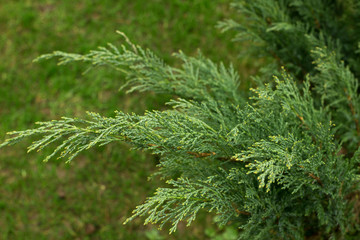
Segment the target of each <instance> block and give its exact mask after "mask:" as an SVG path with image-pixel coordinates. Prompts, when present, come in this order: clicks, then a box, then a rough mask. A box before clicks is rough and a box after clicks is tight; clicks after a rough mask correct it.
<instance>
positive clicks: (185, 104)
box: [0, 0, 360, 239]
mask: <svg viewBox="0 0 360 240" xmlns="http://www.w3.org/2000/svg"><path fill="white" fill-rule="evenodd" d="M233 6H234V8H235V9H237V10H238V11H239V13H241V14H242V16H243V17H244V19H243V21H242V23H237V22H235V21H234V20H228V21H225V22H222V23H219V27H220V28H222V29H223V30H231V31H236V32H237V34H236V37H235V39H236V40H247V41H248V43H247V44H249V47H248V48H247V49H246V50H248V52H247V54H251V55H252V56H255V57H258V59H259V61H263V62H264V67H263V68H262V69H260V71H259V73H258V74H257V76H256V77H254V78H253V79H254V84H255V85H256V87H254V88H251V89H250V91H244V90H241V89H240V88H239V86H240V80H239V76H238V74H237V72H236V71H235V70H234V67H232V66H229V67H226V66H225V65H224V64H222V63H220V64H216V63H214V62H212V61H211V60H209V59H207V58H205V57H204V56H203V55H202V54H201V53H199V54H198V55H197V56H196V57H191V56H186V55H185V54H184V53H182V52H179V53H176V54H174V56H175V57H176V58H178V59H180V60H181V61H182V65H181V66H180V67H172V66H169V65H167V64H166V63H164V61H162V59H160V58H159V57H157V56H156V55H155V54H154V53H153V52H151V51H150V50H147V49H143V48H141V47H140V46H137V45H134V44H133V43H132V42H130V41H129V40H128V39H127V37H126V36H125V35H124V34H122V33H120V32H119V33H120V34H121V35H122V36H123V37H124V38H125V40H126V44H125V45H123V46H121V47H120V48H118V47H116V46H114V45H111V44H109V45H108V46H107V47H101V48H99V49H98V50H94V51H91V52H90V53H88V54H83V55H82V54H69V53H64V52H59V51H56V52H54V53H52V54H47V55H43V56H41V57H39V58H38V59H37V60H42V59H49V58H53V57H57V58H59V64H67V63H71V62H74V61H81V62H86V63H89V64H90V65H91V66H93V67H96V66H101V65H108V66H110V67H113V68H114V69H116V70H118V71H119V72H120V73H121V74H122V75H125V77H126V79H127V83H126V85H125V86H124V88H127V89H128V92H133V91H153V92H155V93H158V94H169V95H172V96H174V97H173V99H171V100H169V101H168V103H167V106H168V107H167V108H166V109H165V110H162V111H149V112H146V113H145V114H144V115H142V116H140V115H136V114H126V113H124V112H121V111H117V112H115V114H114V116H111V117H104V116H101V115H99V114H97V113H91V112H89V113H88V117H87V118H84V119H79V118H62V119H61V120H56V121H50V122H40V123H38V125H39V127H38V128H35V129H29V130H25V131H15V132H11V133H10V134H11V135H12V137H11V138H9V139H7V140H6V141H5V142H4V143H3V144H1V145H0V147H4V146H6V145H12V144H15V143H17V142H19V141H21V140H23V139H24V138H27V137H31V136H34V135H40V136H41V137H40V138H39V140H37V141H35V142H33V143H32V144H31V145H30V146H29V151H32V150H41V149H43V148H44V147H46V146H48V145H50V144H52V143H58V145H57V147H56V148H55V149H54V151H53V153H52V154H50V155H49V156H48V157H46V159H45V160H46V161H47V160H49V159H51V158H53V157H59V158H64V159H66V160H67V161H71V160H72V159H73V158H74V157H76V156H77V155H78V154H79V153H80V152H82V151H84V150H86V149H89V148H91V147H93V146H98V145H105V144H108V143H110V142H115V141H122V142H127V143H129V144H131V145H132V146H133V148H134V149H140V150H148V151H151V152H152V153H153V154H157V155H158V156H159V157H160V163H159V165H158V167H159V170H158V172H157V173H156V174H157V175H160V176H161V177H162V179H164V180H166V183H167V184H168V187H163V188H159V189H158V190H157V191H156V192H155V194H154V195H153V196H152V197H149V198H148V199H147V200H146V202H145V203H144V204H142V205H140V206H139V207H138V208H136V210H135V211H134V215H133V216H132V217H130V218H129V219H128V221H129V220H131V219H133V218H134V217H137V216H142V215H146V216H147V218H146V220H145V223H157V224H159V226H160V227H162V226H164V224H166V223H168V222H170V223H171V224H172V226H171V227H170V232H173V231H175V230H176V227H177V224H178V223H179V221H187V222H188V224H190V223H191V222H192V221H193V220H194V219H195V217H196V214H197V213H198V211H200V210H201V209H204V210H206V211H208V212H215V213H216V214H217V218H216V219H217V222H218V224H219V225H228V224H232V225H234V226H235V227H238V228H239V238H240V239H304V238H312V239H314V238H315V239H358V238H359V237H360V233H359V224H358V221H359V206H360V205H359V200H358V199H359V168H358V167H359V162H360V148H359V147H360V123H359V119H360V95H359V92H360V89H359V87H358V84H359V81H358V77H359V76H360V56H359V53H360V50H359V44H360V42H358V41H359V39H360V31H359V27H360V24H359V23H360V22H359V21H358V19H360V3H358V1H355V0H354V1H352V0H345V1H340V0H339V1H334V0H333V1H330V0H315V1H314V0H304V1H298V0H251V1H250V0H248V1H236V2H235V3H234V4H233ZM249 40H250V41H249ZM264 57H265V60H264V59H263V58H264Z"/></svg>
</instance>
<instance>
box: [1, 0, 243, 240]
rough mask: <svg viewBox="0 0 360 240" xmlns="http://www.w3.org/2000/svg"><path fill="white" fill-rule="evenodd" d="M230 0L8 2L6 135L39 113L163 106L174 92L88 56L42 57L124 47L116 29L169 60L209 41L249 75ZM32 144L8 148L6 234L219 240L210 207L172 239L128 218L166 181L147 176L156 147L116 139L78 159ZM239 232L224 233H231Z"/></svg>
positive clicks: (213, 52) (208, 50) (210, 48)
mask: <svg viewBox="0 0 360 240" xmlns="http://www.w3.org/2000/svg"><path fill="white" fill-rule="evenodd" d="M229 2H230V0H213V1H208V0H193V1H183V0H171V1H168V0H121V1H116V0H102V1H95V0H83V1H74V0H71V1H70V0H63V1H56V0H36V1H30V0H11V1H9V0H0V53H1V54H0V141H3V140H4V139H5V133H6V132H8V131H11V130H23V129H26V128H30V127H32V126H34V125H33V123H34V122H36V121H47V120H51V119H59V118H60V117H61V116H84V115H85V112H86V111H87V110H91V111H96V112H100V113H102V114H105V115H111V114H112V113H113V112H114V110H117V109H121V110H123V111H125V112H137V113H141V112H143V111H144V109H154V108H161V107H163V106H162V104H163V102H164V101H165V100H166V99H167V98H168V96H155V95H154V94H152V93H147V94H131V95H125V94H124V93H123V92H119V91H118V89H119V87H120V86H121V85H122V84H123V83H124V81H123V79H122V77H121V76H120V75H118V74H117V73H116V72H115V71H112V70H111V69H101V68H99V69H96V70H93V71H90V72H89V73H87V74H86V75H83V74H82V73H83V72H84V71H85V70H86V69H87V66H85V65H81V64H79V65H71V66H61V67H59V66H57V65H56V62H55V61H54V60H51V61H45V62H40V63H32V60H33V59H34V58H35V57H37V56H39V55H40V54H43V53H48V52H51V51H53V50H62V51H68V52H80V53H84V52H86V51H88V50H90V49H94V48H96V47H97V46H99V45H105V44H107V43H108V42H111V43H114V44H115V45H120V44H121V43H123V39H122V37H121V36H119V35H118V34H116V33H115V30H120V31H122V32H125V33H126V34H127V35H128V37H129V38H130V39H132V41H134V42H135V43H137V44H139V45H142V46H144V47H148V48H151V49H152V50H153V51H154V52H155V53H158V54H159V55H160V56H162V57H163V58H164V59H165V61H166V62H168V63H171V64H177V62H176V60H174V59H173V58H172V57H171V53H172V52H175V51H178V50H179V49H182V50H183V51H184V52H185V53H187V54H189V55H194V54H195V53H196V51H197V49H198V48H200V49H201V50H202V52H203V53H204V55H206V56H208V57H210V58H211V59H214V60H217V61H224V62H225V63H229V62H233V63H234V64H235V65H236V67H237V68H238V69H239V70H240V71H241V74H243V75H246V73H244V72H242V71H243V70H242V69H243V67H240V64H241V63H240V61H239V60H238V59H237V54H238V53H239V52H240V47H239V44H234V43H232V42H231V41H230V39H231V34H221V33H220V32H219V30H217V29H216V28H215V27H214V26H215V25H216V22H217V21H219V20H222V19H225V18H227V17H236V16H235V14H234V13H233V12H232V11H231V10H230V9H229ZM29 143H30V142H26V143H21V144H19V145H18V146H15V147H10V148H5V149H1V150H0V185H1V188H0V229H1V231H0V239H36V240H40V239H162V238H161V236H162V237H163V239H209V235H211V232H213V231H215V229H216V228H215V226H214V225H213V224H212V222H213V219H212V218H211V217H205V215H204V214H203V215H200V216H199V218H198V220H197V221H196V222H195V223H194V224H193V225H192V226H191V227H189V228H186V227H185V225H186V224H181V225H180V226H179V230H178V231H177V232H176V233H175V234H172V235H171V237H169V236H168V235H167V232H166V231H160V232H157V231H156V230H155V229H156V228H155V226H151V225H147V226H144V225H143V221H144V219H141V218H139V219H136V220H135V221H133V222H130V223H129V224H127V225H123V224H122V223H123V222H124V220H125V219H126V218H127V217H129V216H130V215H131V211H132V210H133V209H134V208H135V206H136V205H138V204H140V203H142V202H143V201H144V200H145V197H146V196H149V195H151V193H152V191H154V189H155V187H156V186H158V185H160V184H161V183H159V180H157V179H154V180H152V181H151V182H149V181H147V178H148V176H149V175H151V173H152V172H154V170H155V166H156V161H157V160H156V159H155V158H154V156H152V155H150V154H146V153H138V152H134V151H129V146H126V145H109V146H106V147H103V148H97V149H94V150H90V151H88V152H86V153H84V154H82V155H81V156H79V157H77V158H76V159H75V160H74V161H73V162H72V163H71V164H65V163H64V162H61V161H58V162H56V161H50V162H48V163H43V162H42V161H41V160H42V159H43V158H44V154H46V151H45V152H44V153H30V154H27V153H26V146H27V145H28V144H29ZM230 230H231V229H230ZM230 230H229V228H227V229H225V230H222V231H220V230H216V231H218V232H219V233H218V234H223V235H222V236H225V235H227V236H231V235H232V234H231V233H229V231H230ZM205 232H206V233H205ZM230 232H231V231H230ZM222 239H230V238H226V237H224V238H222Z"/></svg>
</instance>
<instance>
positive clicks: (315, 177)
mask: <svg viewBox="0 0 360 240" xmlns="http://www.w3.org/2000/svg"><path fill="white" fill-rule="evenodd" d="M299 167H300V168H304V167H303V166H301V165H300V166H299ZM308 176H309V177H311V178H312V179H314V180H316V182H317V183H318V184H319V185H320V186H321V187H324V184H323V183H322V181H321V179H320V178H319V177H317V176H315V175H314V174H313V173H308Z"/></svg>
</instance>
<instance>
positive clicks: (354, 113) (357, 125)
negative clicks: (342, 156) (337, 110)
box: [344, 88, 360, 136]
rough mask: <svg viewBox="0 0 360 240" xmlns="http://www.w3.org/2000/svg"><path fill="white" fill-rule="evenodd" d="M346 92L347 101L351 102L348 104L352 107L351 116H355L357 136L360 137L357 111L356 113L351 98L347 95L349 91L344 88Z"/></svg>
mask: <svg viewBox="0 0 360 240" xmlns="http://www.w3.org/2000/svg"><path fill="white" fill-rule="evenodd" d="M344 91H345V94H346V97H347V100H348V101H349V102H348V104H349V107H350V111H351V114H352V115H353V118H354V121H355V125H356V132H357V135H358V136H360V124H359V119H357V118H356V111H355V108H354V105H353V104H352V102H351V101H352V99H351V96H350V95H348V94H347V89H346V88H344Z"/></svg>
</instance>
